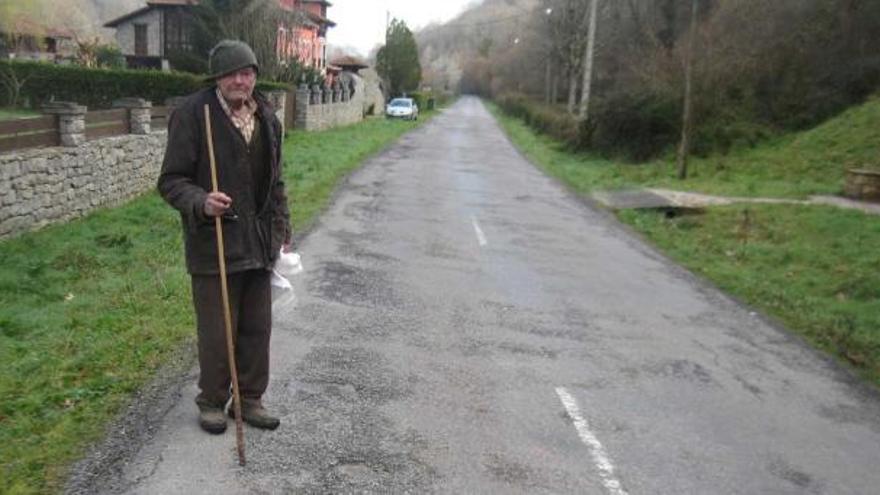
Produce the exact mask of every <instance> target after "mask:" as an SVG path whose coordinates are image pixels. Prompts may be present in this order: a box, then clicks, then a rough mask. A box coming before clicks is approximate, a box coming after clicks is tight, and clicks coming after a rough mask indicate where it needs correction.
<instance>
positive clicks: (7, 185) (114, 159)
mask: <svg viewBox="0 0 880 495" xmlns="http://www.w3.org/2000/svg"><path fill="white" fill-rule="evenodd" d="M267 97H268V98H269V100H270V102H272V103H273V105H275V108H276V109H278V110H277V112H276V113H280V115H281V118H282V119H283V112H284V104H285V98H286V93H285V92H284V91H271V92H268V93H267ZM174 100H175V99H170V101H169V102H168V103H167V104H168V105H169V107H173V105H174V103H173V101H174ZM114 106H116V107H117V108H126V109H128V111H129V112H128V113H129V128H130V130H131V134H127V135H123V136H115V137H107V138H102V139H95V140H92V141H88V140H86V127H85V117H86V111H87V109H86V108H85V107H83V106H80V105H76V104H75V103H63V102H55V103H53V104H52V105H48V106H47V107H45V108H44V109H43V110H44V112H45V113H47V114H53V115H57V116H58V133H59V139H58V140H59V142H61V143H62V146H58V147H51V148H34V149H26V150H20V151H15V152H11V153H3V154H0V239H6V238H9V237H13V236H16V235H18V234H21V233H23V232H28V231H31V230H37V229H39V228H42V227H44V226H46V225H49V224H52V223H59V222H64V221H67V220H70V219H73V218H78V217H81V216H84V215H85V214H87V213H89V212H90V211H91V210H93V209H95V208H99V207H102V206H115V205H118V204H121V203H123V202H125V201H126V200H128V199H130V198H132V197H134V196H137V195H138V194H141V193H143V192H145V191H149V190H151V189H153V188H155V187H156V179H157V178H158V177H159V171H160V169H161V167H162V158H163V156H164V154H165V141H166V138H167V132H166V131H165V130H159V131H151V128H150V120H151V113H150V112H151V105H150V103H149V102H147V101H145V100H143V99H141V98H123V99H120V100H117V101H115V102H114Z"/></svg>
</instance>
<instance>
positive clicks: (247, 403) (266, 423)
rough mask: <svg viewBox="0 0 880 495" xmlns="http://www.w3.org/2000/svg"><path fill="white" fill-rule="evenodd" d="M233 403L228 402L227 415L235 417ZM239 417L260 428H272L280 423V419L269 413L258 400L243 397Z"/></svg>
mask: <svg viewBox="0 0 880 495" xmlns="http://www.w3.org/2000/svg"><path fill="white" fill-rule="evenodd" d="M234 406H235V404H234V403H230V404H229V417H230V418H233V419H235V407H234ZM241 419H243V420H244V422H245V423H247V424H249V425H251V426H255V427H257V428H262V429H264V430H274V429H275V428H278V425H280V424H281V420H280V419H278V418H276V417H275V416H272V415H270V414H269V412H268V411H266V409H265V408H264V407H263V404H262V402H260V401H259V400H249V399H243V400H242V401H241Z"/></svg>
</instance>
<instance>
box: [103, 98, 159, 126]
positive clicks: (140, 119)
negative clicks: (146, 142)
mask: <svg viewBox="0 0 880 495" xmlns="http://www.w3.org/2000/svg"><path fill="white" fill-rule="evenodd" d="M113 108H127V109H128V128H129V132H130V133H132V134H149V133H150V109H151V108H153V104H152V103H150V102H149V101H147V100H145V99H143V98H120V99H118V100H116V101H114V102H113Z"/></svg>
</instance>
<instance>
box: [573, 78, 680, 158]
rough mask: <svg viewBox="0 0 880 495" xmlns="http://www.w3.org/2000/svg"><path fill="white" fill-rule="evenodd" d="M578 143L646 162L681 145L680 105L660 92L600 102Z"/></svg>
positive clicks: (619, 97)
mask: <svg viewBox="0 0 880 495" xmlns="http://www.w3.org/2000/svg"><path fill="white" fill-rule="evenodd" d="M591 120H592V123H591V124H590V125H588V126H586V127H583V128H581V129H580V131H581V133H582V134H586V135H581V136H580V139H579V141H580V142H581V143H584V144H588V145H589V146H590V147H592V148H593V149H595V150H596V151H598V152H600V153H602V154H604V155H616V156H622V157H624V158H626V159H628V160H633V161H644V160H648V159H651V158H654V157H656V156H658V155H659V154H661V153H662V152H663V151H664V150H665V149H666V148H668V147H669V146H672V145H674V144H675V143H676V142H678V138H679V133H680V130H681V124H680V121H681V104H680V102H679V101H678V100H676V99H673V98H669V97H665V96H663V95H660V94H657V93H645V92H643V93H638V94H631V93H626V92H621V93H617V94H614V95H612V96H610V97H607V98H605V99H604V100H601V101H600V102H599V103H598V104H597V105H596V108H595V110H594V111H593V114H592V116H591Z"/></svg>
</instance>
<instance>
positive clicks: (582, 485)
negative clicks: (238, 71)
mask: <svg viewBox="0 0 880 495" xmlns="http://www.w3.org/2000/svg"><path fill="white" fill-rule="evenodd" d="M300 250H301V253H302V256H303V261H304V264H305V267H306V272H305V273H304V274H303V275H301V276H300V277H299V278H297V279H296V280H294V285H295V291H296V295H297V301H296V302H295V303H292V302H291V301H289V300H286V299H281V300H279V301H278V302H277V304H276V307H275V322H276V326H275V331H274V336H273V344H272V345H273V348H272V359H273V363H272V366H273V375H272V382H271V384H270V388H269V392H268V395H267V397H266V402H267V404H268V405H269V406H270V408H271V409H272V410H273V411H276V412H278V413H279V414H280V415H281V417H282V425H281V427H280V428H279V429H278V430H277V431H274V432H263V431H259V430H256V429H254V428H250V427H246V432H245V434H246V437H247V454H248V465H247V467H245V468H240V467H238V465H237V462H236V457H235V450H234V447H235V435H234V428H230V430H229V431H227V433H226V434H225V435H222V436H209V435H206V434H204V433H202V432H201V431H200V430H199V428H198V425H197V422H196V409H195V406H194V404H193V402H192V399H193V397H194V395H195V393H196V390H195V385H194V382H195V372H192V374H191V375H192V376H191V377H190V379H189V380H186V385H184V386H183V387H182V389H181V390H180V395H179V399H178V400H176V402H175V403H174V404H172V407H170V408H169V409H168V410H167V411H165V412H163V414H164V417H163V419H162V422H161V426H160V427H159V429H158V431H157V432H156V433H155V435H154V436H153V437H152V439H151V440H150V441H148V442H147V443H146V444H144V445H142V446H137V448H136V454H135V455H134V459H133V460H132V461H130V462H127V463H126V464H125V465H124V466H123V467H122V470H121V472H119V473H117V475H116V476H113V477H112V478H107V479H103V480H101V482H100V483H98V484H97V485H96V487H97V488H96V490H98V491H103V492H105V493H138V494H140V493H143V494H152V493H156V494H159V493H161V494H171V493H181V494H183V493H186V494H191V493H212V494H218V493H230V494H238V493H363V492H369V493H505V494H508V493H585V494H623V493H629V494H667V493H668V494H685V493H686V494H710V493H711V494H733V493H755V494H766V493H773V494H785V493H791V494H796V493H797V494H800V493H829V494H868V493H877V492H878V490H880V489H878V487H880V469H878V468H877V466H878V459H880V400H878V396H877V394H876V393H875V392H873V391H872V390H870V389H868V388H867V387H865V386H863V385H859V384H858V382H857V381H855V380H853V379H852V378H851V377H850V376H849V375H848V374H847V373H845V372H842V371H840V370H839V369H838V368H837V367H836V366H835V365H833V364H831V363H829V362H828V361H827V360H826V359H824V358H822V357H821V356H818V355H817V354H816V353H815V352H813V351H811V350H809V349H808V348H807V347H806V346H804V345H803V344H802V343H800V341H799V340H798V339H796V338H793V337H790V336H789V335H788V334H787V333H786V332H784V331H780V330H778V329H776V328H773V327H772V326H770V325H768V324H767V323H766V322H764V321H763V320H762V319H760V318H759V317H757V316H756V315H754V314H753V313H750V311H749V310H748V309H747V308H743V307H741V306H739V305H737V304H736V303H735V302H733V301H731V300H729V299H728V298H726V297H725V296H724V295H722V294H721V293H719V292H718V291H716V290H714V289H712V288H710V287H708V286H707V285H706V284H704V283H702V282H700V281H699V280H697V279H695V278H694V277H692V276H691V275H689V274H688V273H687V272H685V271H684V270H682V269H681V268H679V267H676V266H675V265H673V264H671V263H669V262H668V261H667V260H666V259H665V258H663V257H662V256H659V255H658V254H656V253H655V252H654V251H653V250H652V249H651V248H648V247H646V246H644V245H643V244H642V243H641V242H640V241H639V240H638V239H636V238H635V237H634V236H633V235H631V234H630V233H628V232H627V231H626V230H625V229H622V228H621V227H619V226H618V225H617V224H616V223H615V222H614V221H613V220H611V219H609V217H608V216H607V215H605V214H603V213H600V212H597V211H594V210H592V209H591V208H590V207H588V206H585V205H584V204H583V203H581V202H580V201H579V200H577V199H576V198H574V197H572V196H571V195H570V194H569V193H567V192H566V191H565V190H564V189H563V188H561V187H560V186H559V185H557V184H556V183H555V182H554V181H552V180H550V179H548V178H546V177H545V176H543V175H542V174H541V173H540V172H538V171H537V170H536V169H535V168H534V167H532V166H531V165H530V164H529V163H528V162H526V161H525V160H524V159H523V158H522V157H521V156H520V155H519V154H518V153H517V152H516V151H515V150H514V148H513V147H512V146H511V145H510V143H509V142H508V141H507V139H506V138H505V136H504V135H503V133H502V131H501V130H500V129H499V128H498V127H497V126H496V124H495V123H494V121H493V120H492V118H491V116H490V115H489V114H488V112H487V111H486V109H485V108H484V107H483V106H482V104H481V103H480V102H479V100H476V99H472V98H464V99H462V100H460V101H459V102H458V103H457V104H456V105H454V106H453V107H451V108H450V109H448V110H447V111H445V112H444V113H443V114H441V115H440V116H438V117H436V118H435V119H434V120H432V121H431V122H429V123H427V124H426V125H424V126H422V127H421V128H419V129H418V130H416V131H414V132H411V133H410V134H408V135H406V136H405V137H404V138H403V139H401V140H400V141H399V142H398V143H397V144H396V145H395V146H393V147H391V148H390V149H388V150H386V151H385V152H383V153H382V154H380V155H378V156H376V157H374V158H373V159H371V160H369V161H368V162H367V163H366V165H365V166H364V168H363V169H362V170H360V171H359V172H357V173H356V174H354V175H353V176H352V177H351V178H350V180H349V181H348V183H347V184H346V185H345V186H344V187H343V189H342V191H341V192H340V194H339V195H338V198H337V200H336V201H335V203H334V204H333V206H332V207H331V208H330V209H329V211H328V212H326V214H324V215H323V217H322V218H321V221H320V224H319V225H318V226H317V227H316V229H315V230H314V232H312V234H311V235H309V236H308V238H307V239H306V240H305V241H304V242H303V243H302V245H301V246H300ZM230 425H231V423H230Z"/></svg>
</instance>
